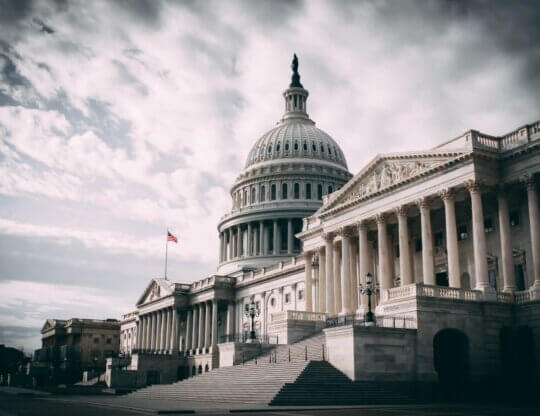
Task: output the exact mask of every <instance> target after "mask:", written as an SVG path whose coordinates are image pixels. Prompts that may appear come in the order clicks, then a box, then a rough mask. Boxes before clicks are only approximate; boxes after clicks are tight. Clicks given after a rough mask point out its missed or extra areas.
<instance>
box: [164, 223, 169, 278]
mask: <svg viewBox="0 0 540 416" xmlns="http://www.w3.org/2000/svg"><path fill="white" fill-rule="evenodd" d="M168 251H169V229H167V234H165V279H167V255H168Z"/></svg>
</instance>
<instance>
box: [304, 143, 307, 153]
mask: <svg viewBox="0 0 540 416" xmlns="http://www.w3.org/2000/svg"><path fill="white" fill-rule="evenodd" d="M304 151H305V152H307V143H306V142H304Z"/></svg>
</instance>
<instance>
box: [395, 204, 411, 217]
mask: <svg viewBox="0 0 540 416" xmlns="http://www.w3.org/2000/svg"><path fill="white" fill-rule="evenodd" d="M394 212H395V213H396V215H397V216H398V217H407V216H408V214H409V206H408V205H400V206H399V207H396V208H394Z"/></svg>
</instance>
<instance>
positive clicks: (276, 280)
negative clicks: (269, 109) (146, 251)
mask: <svg viewBox="0 0 540 416" xmlns="http://www.w3.org/2000/svg"><path fill="white" fill-rule="evenodd" d="M297 69H298V61H297V60H296V57H295V60H294V61H293V76H292V81H291V83H290V86H289V88H288V89H286V90H285V92H284V93H283V96H284V99H285V113H284V115H283V117H282V118H281V120H280V121H279V123H278V124H277V126H276V127H274V128H273V129H271V130H270V131H268V132H267V133H265V134H264V135H262V136H261V138H260V139H259V140H257V141H256V143H255V145H254V146H253V148H252V149H251V151H250V152H249V154H248V156H247V162H246V165H245V168H244V170H243V171H242V172H241V173H240V175H238V178H237V179H236V181H235V183H234V184H233V186H232V188H231V197H232V209H231V211H230V212H228V213H226V214H225V215H224V216H223V217H222V218H221V220H220V221H219V224H218V231H219V241H220V246H219V247H220V249H219V253H218V259H219V264H218V266H217V273H216V274H215V275H212V276H206V277H204V278H202V279H201V280H199V281H196V282H194V283H191V284H184V283H175V282H172V281H169V280H166V279H152V280H151V281H150V282H149V284H148V286H147V287H146V289H145V290H144V292H143V293H142V294H141V296H140V298H139V299H138V300H137V303H136V309H135V310H134V311H132V312H130V313H128V314H126V315H124V317H123V320H122V326H121V346H120V348H121V352H122V353H123V354H125V357H126V358H123V359H120V360H119V361H115V360H113V361H112V367H113V369H114V368H116V369H117V371H113V372H112V373H111V372H110V371H109V373H110V374H109V376H108V377H111V378H114V380H112V384H115V383H117V384H118V385H122V384H126V385H127V384H131V385H134V386H139V387H140V386H144V385H147V384H156V383H172V382H174V381H177V380H180V379H184V378H189V377H191V376H194V375H196V374H200V373H205V372H208V371H212V370H213V369H215V368H217V367H227V366H233V365H238V364H242V363H243V362H246V361H247V360H250V359H253V358H254V357H256V356H257V355H258V354H265V353H266V354H267V355H266V356H269V357H270V358H269V362H271V361H272V355H271V353H268V351H271V350H272V345H273V344H276V343H277V344H289V345H290V346H291V347H290V348H289V359H290V354H291V353H290V351H291V348H293V347H294V345H295V343H298V342H304V343H305V340H306V339H307V340H309V339H310V337H311V338H312V337H317V338H316V339H317V342H320V344H321V346H320V348H321V349H322V355H321V359H322V360H325V361H327V362H328V363H330V364H331V365H332V366H333V367H335V368H337V369H338V370H340V371H341V372H343V373H345V374H346V375H347V376H348V377H349V378H350V379H351V380H365V381H369V380H383V381H384V380H394V381H402V382H415V383H428V384H429V383H437V382H440V383H442V384H445V383H446V384H447V385H448V384H449V383H450V384H452V383H455V384H458V383H472V384H471V385H473V384H474V385H476V386H481V388H483V389H489V388H491V387H490V386H501V385H505V383H507V382H508V381H509V380H514V379H516V376H517V377H518V378H519V379H520V380H525V382H524V384H525V385H526V384H527V383H529V385H534V380H535V379H538V377H539V375H540V370H539V369H540V356H539V351H540V219H539V216H540V213H539V208H540V206H539V201H538V188H539V186H538V173H539V172H540V122H535V123H532V124H530V125H525V126H522V127H520V128H517V129H514V130H512V131H511V132H510V133H508V134H505V135H503V136H491V135H488V134H484V133H481V132H479V131H476V130H470V131H467V132H465V133H464V134H462V135H460V136H458V137H456V138H454V139H451V140H448V141H447V142H445V143H442V144H440V145H439V146H437V147H435V148H433V149H429V150H419V151H416V152H402V153H389V154H382V155H378V156H376V157H375V158H374V159H373V160H372V161H371V162H370V163H368V164H367V165H366V166H365V167H364V168H363V169H361V170H360V172H358V173H356V175H354V176H353V175H352V174H351V173H350V172H349V170H348V168H347V162H346V158H345V155H344V154H343V152H342V150H341V149H340V147H339V144H338V143H337V142H336V141H335V140H334V139H332V137H331V136H330V135H328V134H327V133H326V132H324V131H323V130H321V129H319V128H318V127H316V126H315V123H314V122H313V121H312V120H311V119H310V117H309V115H308V113H307V105H306V104H307V98H308V91H307V90H306V89H304V87H303V86H302V84H301V82H300V76H299V74H298V71H297ZM369 294H370V295H369ZM368 295H369V296H368ZM369 304H370V305H369ZM370 311H372V312H373V313H374V317H373V319H371V318H372V317H371V316H367V315H368V312H370ZM252 331H254V333H252ZM253 337H254V338H255V339H252V338H253ZM302 345H304V344H302ZM305 345H306V347H305V351H306V352H305V359H306V360H308V358H309V359H311V358H312V357H311V356H309V357H308V355H309V354H310V352H309V351H308V347H307V345H308V344H305ZM302 348H303V347H302ZM293 351H295V350H294V348H293ZM319 352H321V351H319ZM268 354H270V355H268ZM115 365H116V367H115ZM115 380H116V381H115ZM447 387H448V386H447Z"/></svg>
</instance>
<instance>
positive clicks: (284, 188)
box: [281, 183, 289, 199]
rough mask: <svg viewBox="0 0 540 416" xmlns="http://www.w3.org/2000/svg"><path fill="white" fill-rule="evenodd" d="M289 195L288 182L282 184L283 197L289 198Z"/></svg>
mask: <svg viewBox="0 0 540 416" xmlns="http://www.w3.org/2000/svg"><path fill="white" fill-rule="evenodd" d="M288 197H289V187H288V186H287V184H286V183H284V184H282V185H281V199H287V198H288Z"/></svg>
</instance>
